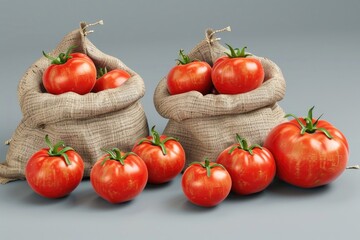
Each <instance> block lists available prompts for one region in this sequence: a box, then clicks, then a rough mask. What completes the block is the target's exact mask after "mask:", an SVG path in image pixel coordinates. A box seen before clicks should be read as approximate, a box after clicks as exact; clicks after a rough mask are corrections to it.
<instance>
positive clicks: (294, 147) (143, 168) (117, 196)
mask: <svg viewBox="0 0 360 240" xmlns="http://www.w3.org/2000/svg"><path fill="white" fill-rule="evenodd" d="M312 115H313V108H311V109H310V110H309V112H308V116H307V117H304V118H298V117H296V116H295V115H293V114H288V115H286V117H289V116H291V117H294V118H295V119H294V120H292V121H289V122H285V123H282V124H279V125H278V126H277V127H275V128H274V129H273V130H272V131H271V132H270V134H269V135H268V137H267V138H266V140H265V144H264V146H265V147H261V146H260V145H257V144H254V145H251V146H249V144H248V142H247V141H246V139H245V138H242V137H240V136H239V135H238V134H236V140H237V143H236V144H233V145H231V146H229V147H228V148H226V149H225V150H223V151H222V152H221V153H220V154H219V156H218V157H217V159H216V162H209V161H208V160H207V159H206V160H205V161H204V162H193V163H192V164H190V165H189V166H188V167H187V168H186V170H185V171H184V174H183V176H182V180H181V186H182V190H183V192H184V195H185V196H186V197H187V198H188V200H189V201H190V202H192V203H194V204H196V205H199V206H203V207H212V206H216V205H218V204H219V203H221V202H222V201H223V200H224V199H225V198H226V197H227V196H228V195H229V193H230V191H233V192H234V193H236V194H239V195H249V194H254V193H257V192H261V191H263V190H264V189H266V188H267V187H268V186H269V185H270V184H271V182H272V181H273V179H274V177H275V175H277V176H278V177H279V179H281V180H283V181H285V182H287V183H289V184H292V185H295V186H298V187H302V188H313V187H318V186H322V185H325V184H328V183H330V182H332V181H334V180H335V179H336V178H337V177H338V176H339V175H340V174H341V173H342V172H343V171H344V169H345V168H346V164H347V160H348V154H349V146H348V143H347V140H346V138H345V136H344V135H343V134H342V133H341V132H340V131H339V130H337V129H336V128H335V127H334V126H332V125H331V124H330V123H328V122H327V121H325V120H320V119H319V118H318V119H313V118H312ZM45 141H46V144H47V145H48V148H44V149H41V150H40V151H38V152H37V153H35V154H34V155H33V156H32V157H31V158H30V159H29V161H28V163H27V166H26V168H25V176H26V179H27V181H28V183H29V185H30V187H31V188H32V189H33V190H34V191H35V192H36V193H38V194H40V195H41V196H44V197H48V198H59V197H63V196H66V195H68V194H69V193H71V192H72V191H73V190H74V189H75V188H76V187H77V186H78V185H79V183H80V182H81V180H82V177H83V172H84V163H83V160H82V158H81V156H80V155H79V154H78V153H76V152H75V151H74V149H72V148H71V147H67V146H65V144H64V142H63V141H60V142H58V143H56V144H55V145H52V144H51V142H50V140H49V138H48V136H46V137H45ZM103 150H104V152H105V153H106V154H104V155H103V156H102V157H101V158H100V159H99V160H98V161H97V162H96V163H95V164H94V166H93V168H92V169H91V173H90V181H91V184H92V186H93V188H94V190H95V192H96V193H97V194H98V195H99V196H101V197H102V198H104V199H105V200H107V201H109V202H110V203H120V202H125V201H129V200H132V199H133V198H135V197H136V196H138V195H139V194H140V193H141V192H142V191H143V189H144V188H145V186H146V184H147V183H151V184H162V183H165V182H168V181H171V180H172V179H174V178H175V177H176V176H177V175H178V174H179V173H180V172H181V171H182V169H183V168H184V165H185V151H184V149H183V147H182V146H181V144H180V143H179V142H178V140H177V139H175V138H173V137H167V136H164V135H159V133H158V132H157V131H155V127H153V128H152V129H151V135H150V136H148V137H146V138H143V139H140V140H138V141H136V143H135V145H134V147H133V149H132V152H127V153H125V152H121V151H120V150H119V149H118V148H113V149H111V150H107V149H103Z"/></svg>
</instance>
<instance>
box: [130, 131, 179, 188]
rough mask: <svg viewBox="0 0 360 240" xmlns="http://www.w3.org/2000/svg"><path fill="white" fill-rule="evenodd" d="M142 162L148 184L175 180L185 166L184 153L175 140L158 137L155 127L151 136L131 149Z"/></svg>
mask: <svg viewBox="0 0 360 240" xmlns="http://www.w3.org/2000/svg"><path fill="white" fill-rule="evenodd" d="M132 151H133V152H134V153H136V154H137V155H138V156H139V157H140V158H141V159H142V160H144V162H145V164H146V166H147V169H148V172H149V179H148V182H149V183H154V184H159V183H165V182H168V181H170V180H172V179H173V178H175V177H176V176H177V175H178V174H179V173H180V172H181V170H182V169H183V168H184V166H185V151H184V149H183V147H182V146H181V144H180V143H179V142H178V141H177V139H175V138H172V137H166V136H164V135H161V136H159V133H158V132H156V131H155V126H154V127H153V128H152V129H151V136H149V137H147V138H145V139H141V140H140V141H139V142H138V143H137V144H135V146H134V148H133V149H132Z"/></svg>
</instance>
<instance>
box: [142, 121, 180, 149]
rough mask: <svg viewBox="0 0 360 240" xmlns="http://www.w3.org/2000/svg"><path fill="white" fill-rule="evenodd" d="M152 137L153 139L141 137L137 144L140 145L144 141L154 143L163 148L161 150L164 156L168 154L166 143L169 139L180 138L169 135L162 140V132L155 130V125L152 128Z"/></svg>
mask: <svg viewBox="0 0 360 240" xmlns="http://www.w3.org/2000/svg"><path fill="white" fill-rule="evenodd" d="M151 137H152V140H149V139H147V138H143V139H141V140H140V141H139V143H138V144H137V145H140V144H142V143H144V142H147V143H150V144H152V145H153V146H158V147H160V148H161V151H162V153H163V155H164V156H165V155H166V154H167V150H166V146H165V143H166V142H167V141H170V140H174V141H177V142H178V139H176V138H173V137H167V138H165V139H164V140H162V141H161V140H160V134H159V133H158V132H157V131H156V130H155V126H153V127H152V128H151Z"/></svg>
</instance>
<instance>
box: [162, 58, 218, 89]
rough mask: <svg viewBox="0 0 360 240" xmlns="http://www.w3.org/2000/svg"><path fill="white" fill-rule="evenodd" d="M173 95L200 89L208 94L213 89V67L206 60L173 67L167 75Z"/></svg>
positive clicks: (168, 84)
mask: <svg viewBox="0 0 360 240" xmlns="http://www.w3.org/2000/svg"><path fill="white" fill-rule="evenodd" d="M167 86H168V91H169V93H170V94H171V95H174V94H180V93H185V92H189V91H198V92H200V93H202V94H204V95H205V94H208V93H210V92H211V89H212V81H211V67H210V65H209V64H208V63H206V62H198V61H195V62H191V63H187V64H185V65H177V66H175V67H173V68H172V69H171V70H170V72H169V73H168V75H167Z"/></svg>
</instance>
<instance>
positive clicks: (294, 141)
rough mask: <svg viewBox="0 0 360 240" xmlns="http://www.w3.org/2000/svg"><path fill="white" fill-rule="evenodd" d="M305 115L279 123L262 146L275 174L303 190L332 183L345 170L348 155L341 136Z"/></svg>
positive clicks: (343, 138)
mask: <svg viewBox="0 0 360 240" xmlns="http://www.w3.org/2000/svg"><path fill="white" fill-rule="evenodd" d="M313 108H314V107H312V108H311V109H310V110H309V113H308V116H307V117H305V118H297V117H296V116H295V115H293V114H288V115H286V117H288V116H292V117H294V118H295V119H294V120H291V121H289V122H286V123H282V124H280V125H278V126H277V127H275V128H274V129H273V130H272V131H271V132H270V134H269V135H268V137H267V139H266V141H265V144H264V146H265V147H267V148H268V149H269V150H270V151H271V152H272V153H273V155H274V158H275V161H276V166H277V175H278V176H279V178H280V179H282V180H283V181H285V182H288V183H290V184H293V185H295V186H298V187H303V188H312V187H318V186H322V185H325V184H328V183H330V182H332V181H334V180H335V179H336V178H337V177H338V176H339V175H340V174H341V173H342V172H343V171H344V170H345V168H346V164H347V161H348V156H349V147H348V142H347V140H346V138H345V136H344V135H343V134H342V133H341V132H340V131H339V130H338V129H336V128H335V127H334V126H333V125H331V124H330V123H328V122H327V121H324V120H319V118H318V119H317V120H315V119H313V118H312V111H313Z"/></svg>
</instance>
